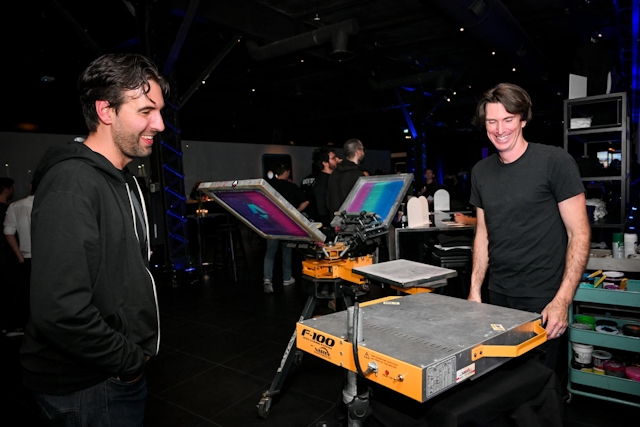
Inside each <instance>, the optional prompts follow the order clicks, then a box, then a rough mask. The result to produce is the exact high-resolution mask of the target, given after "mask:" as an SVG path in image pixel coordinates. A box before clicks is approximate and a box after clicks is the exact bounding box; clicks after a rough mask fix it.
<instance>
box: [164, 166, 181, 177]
mask: <svg viewBox="0 0 640 427" xmlns="http://www.w3.org/2000/svg"><path fill="white" fill-rule="evenodd" d="M162 167H163V168H164V169H166V170H168V171H169V172H171V173H172V174H174V175H175V176H177V177H178V178H180V179H183V178H184V174H181V173H180V172H178V171H175V170H173V169H171V168H170V167H169V166H167V165H166V164H165V165H162Z"/></svg>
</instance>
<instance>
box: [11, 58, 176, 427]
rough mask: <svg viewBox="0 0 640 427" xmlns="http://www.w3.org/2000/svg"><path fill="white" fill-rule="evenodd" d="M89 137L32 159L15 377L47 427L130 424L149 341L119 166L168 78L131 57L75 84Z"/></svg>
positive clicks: (128, 183)
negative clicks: (28, 262) (26, 300)
mask: <svg viewBox="0 0 640 427" xmlns="http://www.w3.org/2000/svg"><path fill="white" fill-rule="evenodd" d="M78 90H79V94H80V102H81V105H82V110H83V114H84V118H85V122H86V124H87V127H88V128H89V135H88V137H87V138H86V140H83V139H82V138H80V141H74V142H71V143H69V144H68V145H66V146H63V147H53V148H50V149H49V151H47V153H46V154H45V156H44V157H43V159H42V160H41V162H40V165H39V166H38V168H37V170H36V172H35V174H34V179H35V180H36V181H38V182H39V187H38V192H37V194H36V196H35V200H34V205H33V214H32V276H31V313H30V314H31V316H30V320H29V323H28V325H27V329H26V332H25V335H24V341H23V345H22V347H21V350H20V360H21V364H22V367H23V382H24V385H25V386H26V387H27V388H28V389H30V390H31V391H32V392H33V394H34V396H35V398H36V401H37V402H38V404H39V405H40V408H41V410H42V413H43V415H44V416H45V417H46V418H47V419H50V420H51V421H52V422H53V423H54V424H55V425H65V426H67V425H74V426H75V425H90V426H142V424H143V418H144V407H145V399H146V382H145V378H144V365H145V363H146V361H147V360H148V359H149V358H150V357H152V356H155V355H156V354H157V352H158V348H159V346H160V320H159V317H158V306H157V297H156V289H155V283H154V280H153V277H152V276H151V273H150V272H149V269H148V265H149V257H150V253H151V252H150V246H149V239H148V236H149V224H148V221H147V211H146V208H145V203H144V198H143V196H142V192H141V190H140V187H139V185H138V184H137V181H136V180H135V179H134V177H133V176H132V175H131V174H130V173H129V172H128V171H127V169H126V165H127V164H128V163H129V162H130V161H131V160H132V159H133V158H138V157H146V156H148V155H150V154H151V147H152V145H153V140H154V137H155V135H156V134H157V133H159V132H162V131H163V130H164V123H163V120H162V116H161V114H160V110H161V109H162V108H163V106H164V95H165V94H167V93H168V83H167V82H166V80H165V79H164V78H163V77H162V76H161V75H160V73H159V72H158V70H157V68H156V67H155V65H154V64H153V63H152V62H151V61H149V60H148V59H146V58H145V57H143V56H140V55H133V54H109V55H104V56H101V57H100V58H98V59H96V60H95V61H94V62H92V63H91V64H90V65H89V67H88V68H87V69H86V70H85V71H84V72H83V73H82V75H81V76H80V78H79V80H78Z"/></svg>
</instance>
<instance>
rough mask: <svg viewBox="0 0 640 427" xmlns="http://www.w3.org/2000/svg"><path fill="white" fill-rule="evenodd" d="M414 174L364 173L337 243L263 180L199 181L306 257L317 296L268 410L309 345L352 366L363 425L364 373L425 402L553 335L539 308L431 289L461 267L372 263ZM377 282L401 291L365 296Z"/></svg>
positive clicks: (268, 394) (263, 402) (261, 407)
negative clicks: (333, 308) (319, 306)
mask: <svg viewBox="0 0 640 427" xmlns="http://www.w3.org/2000/svg"><path fill="white" fill-rule="evenodd" d="M412 178H413V176H412V175H411V174H398V175H385V176H372V177H361V178H359V179H358V181H357V182H356V184H355V185H354V187H353V189H352V190H351V192H350V193H349V195H348V196H347V199H346V200H345V202H344V203H343V205H342V206H341V208H340V211H339V212H336V214H335V216H334V219H333V221H332V222H331V226H332V227H334V229H335V231H336V237H335V239H333V240H332V241H325V240H326V236H325V234H323V233H322V232H321V231H320V224H317V223H313V222H311V221H309V220H308V219H307V218H306V217H305V216H304V215H302V214H301V213H300V212H298V211H297V210H296V209H295V207H293V206H292V205H291V204H290V203H289V202H287V201H286V200H285V199H284V198H283V197H282V196H281V195H280V194H279V193H278V192H277V191H275V190H274V189H273V187H271V185H269V183H268V182H267V181H265V180H263V179H255V180H243V181H240V180H238V181H223V182H206V183H202V184H201V185H200V187H199V189H200V190H201V191H203V192H204V193H206V194H207V195H208V196H210V197H211V198H213V199H214V200H216V201H217V202H218V203H220V205H222V206H223V207H224V208H225V209H227V210H228V211H229V212H230V213H232V214H233V215H235V216H236V217H237V218H238V219H240V220H241V221H242V222H244V223H245V224H246V225H247V226H248V227H249V228H251V229H252V230H254V231H255V232H256V233H258V234H259V235H260V236H262V237H264V238H267V239H279V240H286V241H288V242H289V243H288V244H289V245H291V246H294V247H296V248H297V249H298V250H300V251H302V252H303V254H304V255H305V260H304V261H303V263H302V264H303V265H302V288H303V289H304V290H306V291H307V293H308V294H309V297H308V299H307V303H306V304H305V307H304V309H303V312H302V314H301V316H300V318H299V321H298V323H297V325H296V328H295V331H294V332H293V335H292V337H291V340H290V341H289V344H288V346H287V348H286V349H285V352H284V355H283V358H282V361H281V363H280V366H279V367H278V369H277V371H276V375H275V378H274V380H273V383H272V384H271V387H270V389H269V390H267V391H265V392H264V393H263V396H262V398H261V399H260V402H259V403H258V405H257V406H258V415H259V416H260V417H263V418H264V417H266V416H267V415H268V414H269V410H270V408H271V405H272V398H273V396H275V395H277V394H279V393H280V390H281V388H282V384H283V382H284V379H285V378H286V375H287V373H288V371H289V369H290V368H291V366H292V364H293V363H300V361H301V357H302V355H303V354H304V353H308V354H311V355H314V356H316V357H319V358H321V359H323V360H326V361H327V362H329V363H333V364H335V365H338V366H341V367H343V368H345V369H346V370H347V376H346V377H347V379H346V381H345V388H344V390H343V392H342V395H343V401H344V403H345V404H346V406H347V409H348V412H349V413H348V417H349V425H350V426H360V425H363V424H362V423H363V422H364V419H365V418H366V417H367V416H368V414H370V411H371V409H370V406H369V404H368V403H369V396H368V394H367V392H365V393H360V392H359V391H358V389H359V387H358V382H359V383H360V386H361V385H362V382H363V381H366V380H364V378H366V379H367V380H369V381H373V382H375V383H377V384H379V385H382V386H384V387H386V388H388V389H391V390H394V391H396V392H398V393H400V394H402V395H405V396H407V397H409V398H411V399H413V400H415V401H417V402H425V401H427V400H429V399H431V398H432V397H434V396H436V395H438V394H440V393H442V392H444V391H445V390H448V389H450V388H452V387H454V386H455V385H456V384H459V383H461V382H463V381H465V380H467V379H472V378H476V377H479V376H481V375H482V374H484V373H486V372H489V371H491V370H493V369H494V368H496V367H498V366H500V365H502V364H504V363H505V362H507V361H508V360H510V359H511V358H514V357H517V356H519V355H521V354H524V353H525V352H527V351H529V350H530V349H532V348H535V347H536V346H538V345H540V344H542V343H543V342H544V341H545V340H546V333H545V331H544V329H543V328H542V326H541V325H540V322H541V319H540V315H538V314H535V313H528V312H524V311H519V310H513V309H508V308H503V307H497V306H492V305H488V304H478V303H475V302H470V301H466V300H462V299H458V298H452V297H447V296H443V295H437V294H434V293H432V292H431V291H432V290H433V289H434V288H436V287H439V286H443V285H445V284H446V281H447V279H449V278H451V277H455V276H456V275H457V272H456V271H455V270H450V269H447V268H442V267H437V266H433V265H427V264H421V263H417V262H413V261H407V260H403V259H399V260H393V261H387V262H381V263H374V262H373V261H374V256H373V254H374V253H375V250H376V249H377V248H378V247H379V246H380V244H381V239H383V238H385V237H386V236H385V235H386V234H387V233H388V230H389V225H390V223H391V220H392V219H393V217H394V216H395V214H396V212H397V210H398V207H399V205H400V203H401V202H402V200H403V198H404V195H405V194H406V192H407V189H408V188H409V185H410V183H411V180H412ZM376 282H377V283H381V284H387V285H389V286H390V287H391V288H392V289H395V290H396V291H397V293H398V296H391V297H387V298H382V299H378V300H372V301H364V302H360V301H359V299H360V297H362V296H363V295H366V294H367V293H366V289H367V286H368V285H369V283H376ZM401 294H404V295H406V296H399V295H401ZM322 299H325V300H329V299H336V300H339V301H340V302H341V303H342V304H341V305H342V307H345V308H347V310H341V311H338V312H336V313H333V314H329V315H325V316H321V317H317V318H312V315H313V310H314V308H315V306H316V302H317V301H318V300H322ZM296 346H297V350H296V349H295V347H296ZM360 388H361V387H360Z"/></svg>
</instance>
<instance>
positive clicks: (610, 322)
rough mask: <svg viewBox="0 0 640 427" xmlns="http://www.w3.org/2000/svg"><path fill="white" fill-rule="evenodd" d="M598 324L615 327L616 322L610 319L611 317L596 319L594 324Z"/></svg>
mask: <svg viewBox="0 0 640 427" xmlns="http://www.w3.org/2000/svg"><path fill="white" fill-rule="evenodd" d="M600 325H604V326H613V327H614V328H617V327H618V322H616V321H615V320H611V319H598V320H596V326H600Z"/></svg>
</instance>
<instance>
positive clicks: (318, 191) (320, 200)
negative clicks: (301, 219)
mask: <svg viewBox="0 0 640 427" xmlns="http://www.w3.org/2000/svg"><path fill="white" fill-rule="evenodd" d="M330 176H331V174H328V173H324V172H320V173H319V174H318V176H317V177H316V181H315V183H314V184H313V195H314V198H315V200H316V208H317V209H318V214H319V217H320V218H319V221H320V222H322V225H324V226H328V225H329V223H330V222H331V219H332V218H333V213H332V214H329V208H328V207H327V188H329V177H330Z"/></svg>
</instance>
